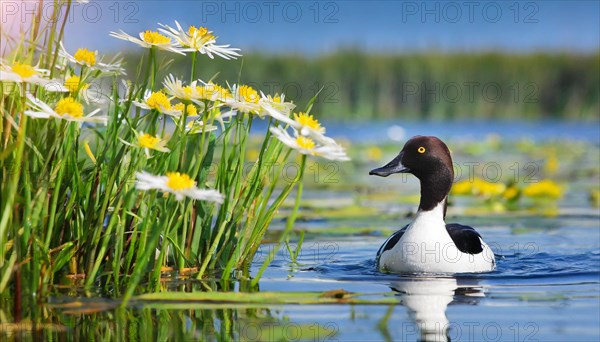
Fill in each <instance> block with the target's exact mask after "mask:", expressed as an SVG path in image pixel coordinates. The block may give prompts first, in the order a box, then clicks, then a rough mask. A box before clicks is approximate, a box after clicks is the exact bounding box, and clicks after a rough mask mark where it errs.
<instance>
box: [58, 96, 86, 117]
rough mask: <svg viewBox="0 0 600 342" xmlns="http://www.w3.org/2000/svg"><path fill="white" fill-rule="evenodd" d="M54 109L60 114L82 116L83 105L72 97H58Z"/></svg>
mask: <svg viewBox="0 0 600 342" xmlns="http://www.w3.org/2000/svg"><path fill="white" fill-rule="evenodd" d="M54 111H55V112H56V113H57V114H59V115H61V116H65V115H68V116H70V117H72V118H81V117H83V105H82V104H81V103H79V102H77V101H76V100H75V99H74V98H72V97H65V98H64V99H60V101H58V103H57V104H56V107H55V108H54Z"/></svg>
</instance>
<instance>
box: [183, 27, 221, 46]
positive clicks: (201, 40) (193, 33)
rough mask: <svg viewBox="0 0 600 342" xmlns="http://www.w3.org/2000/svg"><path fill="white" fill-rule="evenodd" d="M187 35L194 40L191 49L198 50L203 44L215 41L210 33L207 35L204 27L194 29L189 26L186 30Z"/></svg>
mask: <svg viewBox="0 0 600 342" xmlns="http://www.w3.org/2000/svg"><path fill="white" fill-rule="evenodd" d="M187 33H188V35H189V36H190V37H192V39H194V41H193V42H192V45H194V46H192V47H193V48H199V47H201V46H202V45H203V44H206V42H208V41H211V40H213V39H215V36H214V35H213V34H212V33H209V32H208V29H207V28H206V27H202V26H200V27H199V28H196V27H195V26H190V27H189V28H188V32H187ZM186 47H189V46H186Z"/></svg>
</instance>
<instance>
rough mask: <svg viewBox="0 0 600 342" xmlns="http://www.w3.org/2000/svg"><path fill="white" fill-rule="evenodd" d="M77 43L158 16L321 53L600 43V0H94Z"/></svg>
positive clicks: (236, 41) (101, 43)
mask: <svg viewBox="0 0 600 342" xmlns="http://www.w3.org/2000/svg"><path fill="white" fill-rule="evenodd" d="M71 15H72V18H71V20H70V21H71V23H70V24H69V26H68V29H67V34H66V37H65V40H66V45H67V48H69V49H70V50H72V49H74V48H76V47H80V46H87V47H89V48H93V49H99V50H102V51H104V52H112V51H116V50H122V49H127V48H133V46H132V44H131V43H127V42H122V41H119V40H116V39H114V38H110V37H108V33H109V32H110V31H113V30H118V29H123V30H124V31H126V32H128V33H130V34H137V33H138V32H140V31H143V30H146V29H155V28H156V27H157V23H164V24H173V22H174V20H178V21H179V22H180V23H182V24H183V25H185V26H187V25H197V26H198V25H202V26H208V27H209V28H210V29H211V30H213V31H214V32H215V33H216V35H217V36H218V37H219V40H218V41H219V43H222V44H225V43H227V44H231V45H232V46H235V47H240V48H242V51H246V52H247V51H252V50H255V51H256V50H260V51H265V52H269V53H288V52H293V53H301V54H308V55H316V54H321V53H327V52H330V51H334V50H336V49H339V48H358V49H362V50H366V51H380V52H414V51H425V50H431V49H434V50H439V51H444V52H446V51H453V52H456V51H467V52H472V51H481V50H501V51H508V52H531V51H539V50H544V51H578V52H591V51H597V50H598V49H600V1H518V2H515V1H369V2H367V1H320V2H316V1H226V2H224V1H196V0H186V1H181V0H178V1H168V0H163V1H153V0H150V1H149V0H144V1H93V0H92V1H91V2H90V3H89V4H78V5H77V6H76V7H75V8H74V9H73V11H72V14H71Z"/></svg>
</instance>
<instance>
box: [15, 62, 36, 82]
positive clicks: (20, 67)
mask: <svg viewBox="0 0 600 342" xmlns="http://www.w3.org/2000/svg"><path fill="white" fill-rule="evenodd" d="M11 70H12V72H14V73H15V74H17V75H19V76H21V78H23V79H25V78H30V77H31V76H33V75H36V72H35V69H34V68H33V67H32V66H31V65H28V64H22V63H15V64H13V66H12V67H11Z"/></svg>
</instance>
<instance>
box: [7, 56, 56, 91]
mask: <svg viewBox="0 0 600 342" xmlns="http://www.w3.org/2000/svg"><path fill="white" fill-rule="evenodd" d="M49 73H50V72H49V71H48V70H46V69H39V68H36V67H33V66H31V65H29V64H24V63H18V62H17V63H14V64H13V65H11V66H9V65H6V64H4V63H2V64H0V81H2V82H15V83H28V84H34V85H40V86H43V87H44V89H46V90H47V91H55V92H66V91H67V88H65V87H64V86H63V85H62V82H61V81H59V80H53V79H48V78H46V77H47V76H48V74H49Z"/></svg>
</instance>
